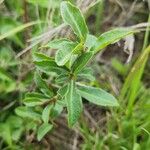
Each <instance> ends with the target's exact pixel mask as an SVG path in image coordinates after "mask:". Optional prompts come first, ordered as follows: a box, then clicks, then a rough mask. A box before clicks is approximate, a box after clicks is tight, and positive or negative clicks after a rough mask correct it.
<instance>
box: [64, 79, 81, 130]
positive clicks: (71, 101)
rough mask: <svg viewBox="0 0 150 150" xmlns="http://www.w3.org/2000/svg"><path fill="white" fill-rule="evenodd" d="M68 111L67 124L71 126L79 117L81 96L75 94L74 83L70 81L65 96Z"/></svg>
mask: <svg viewBox="0 0 150 150" xmlns="http://www.w3.org/2000/svg"><path fill="white" fill-rule="evenodd" d="M65 100H66V103H67V111H68V124H69V126H71V127H72V126H73V125H74V124H75V123H76V122H77V120H78V119H79V117H80V114H81V112H82V109H83V108H82V100H81V96H80V95H79V94H77V93H76V88H75V84H74V81H71V82H70V83H69V85H68V91H67V94H66V95H65Z"/></svg>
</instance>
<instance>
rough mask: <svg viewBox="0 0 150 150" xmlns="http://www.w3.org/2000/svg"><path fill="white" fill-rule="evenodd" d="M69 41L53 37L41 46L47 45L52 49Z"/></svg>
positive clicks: (58, 47)
mask: <svg viewBox="0 0 150 150" xmlns="http://www.w3.org/2000/svg"><path fill="white" fill-rule="evenodd" d="M68 42H71V41H70V40H68V39H65V38H63V39H55V40H52V41H50V42H49V43H48V44H47V45H45V46H43V47H48V48H52V49H60V48H61V47H62V46H63V45H65V44H66V43H68Z"/></svg>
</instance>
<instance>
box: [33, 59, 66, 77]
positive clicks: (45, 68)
mask: <svg viewBox="0 0 150 150" xmlns="http://www.w3.org/2000/svg"><path fill="white" fill-rule="evenodd" d="M34 63H35V65H36V68H38V69H39V70H41V71H42V72H45V73H47V74H51V73H52V72H54V73H56V74H60V73H62V72H67V69H66V68H64V67H59V66H58V65H57V64H56V63H55V62H54V61H36V62H34Z"/></svg>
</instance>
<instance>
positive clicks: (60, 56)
mask: <svg viewBox="0 0 150 150" xmlns="http://www.w3.org/2000/svg"><path fill="white" fill-rule="evenodd" d="M76 45H77V44H76V43H73V42H65V43H64V44H63V45H62V46H61V48H60V49H59V50H57V52H56V56H55V61H56V63H57V65H59V66H63V65H64V64H66V63H67V62H68V60H69V59H70V57H71V55H72V52H73V49H74V48H75V47H76Z"/></svg>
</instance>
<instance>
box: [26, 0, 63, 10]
mask: <svg viewBox="0 0 150 150" xmlns="http://www.w3.org/2000/svg"><path fill="white" fill-rule="evenodd" d="M27 2H29V3H31V4H34V5H35V6H37V5H39V6H40V7H43V8H49V6H52V8H58V7H59V4H60V2H61V0H57V1H55V2H52V1H49V0H38V1H37V0H27ZM50 8H51V7H50Z"/></svg>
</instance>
